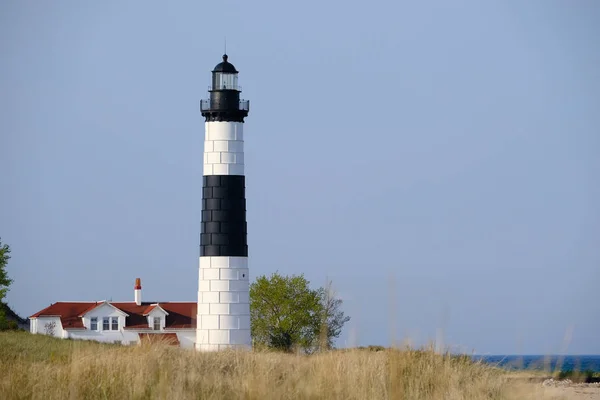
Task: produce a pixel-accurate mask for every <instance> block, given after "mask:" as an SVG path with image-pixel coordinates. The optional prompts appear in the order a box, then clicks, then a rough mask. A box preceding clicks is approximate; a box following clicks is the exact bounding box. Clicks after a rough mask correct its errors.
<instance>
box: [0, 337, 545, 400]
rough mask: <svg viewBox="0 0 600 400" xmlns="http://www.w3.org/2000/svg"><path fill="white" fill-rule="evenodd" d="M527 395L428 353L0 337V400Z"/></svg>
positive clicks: (488, 370) (479, 368) (489, 372)
mask: <svg viewBox="0 0 600 400" xmlns="http://www.w3.org/2000/svg"><path fill="white" fill-rule="evenodd" d="M529 386H531V387H532V385H529ZM529 386H527V387H528V388H529ZM527 398H531V399H534V398H535V399H538V398H540V395H539V393H534V391H529V389H527V391H523V388H520V389H518V390H517V388H515V387H514V385H512V384H511V379H510V377H509V374H507V373H506V372H504V371H501V370H499V369H496V368H493V367H490V366H486V365H483V364H474V363H472V362H471V361H470V360H469V359H468V358H465V357H462V358H461V357H451V356H448V355H446V356H442V355H438V354H435V353H434V352H431V351H415V350H402V351H401V350H384V351H369V350H343V351H342V350H339V351H332V352H327V353H323V354H318V355H312V356H304V355H290V354H280V353H270V352H233V351H232V352H220V353H196V352H194V351H191V350H182V349H179V348H174V347H169V346H166V345H160V344H158V345H145V346H118V345H106V344H100V343H94V342H84V341H72V340H60V339H54V338H50V337H46V336H42V335H30V334H29V333H26V332H0V399H411V400H419V399H427V400H432V399H433V400H435V399H448V400H454V399H468V400H478V399H527Z"/></svg>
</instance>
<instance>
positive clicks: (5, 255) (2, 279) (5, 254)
mask: <svg viewBox="0 0 600 400" xmlns="http://www.w3.org/2000/svg"><path fill="white" fill-rule="evenodd" d="M9 259H10V246H9V245H7V244H5V245H2V240H1V238H0V303H4V297H6V292H8V287H9V286H10V284H11V283H12V279H9V278H8V274H7V273H6V264H8V260H9ZM7 326H8V324H7V321H6V314H5V312H4V307H0V329H6V327H7Z"/></svg>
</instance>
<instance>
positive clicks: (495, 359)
mask: <svg viewBox="0 0 600 400" xmlns="http://www.w3.org/2000/svg"><path fill="white" fill-rule="evenodd" d="M473 359H474V360H482V361H484V362H487V363H490V364H495V365H498V366H501V367H504V368H508V369H549V370H551V371H555V370H558V369H560V370H562V371H588V370H591V371H594V372H600V355H587V356H533V355H530V356H514V355H512V356H499V355H498V356H473ZM557 367H558V368H557Z"/></svg>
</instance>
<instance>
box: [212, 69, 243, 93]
mask: <svg viewBox="0 0 600 400" xmlns="http://www.w3.org/2000/svg"><path fill="white" fill-rule="evenodd" d="M237 80H238V77H237V74H235V73H234V74H231V73H225V72H215V73H214V76H213V90H222V89H231V90H237V88H238V85H237Z"/></svg>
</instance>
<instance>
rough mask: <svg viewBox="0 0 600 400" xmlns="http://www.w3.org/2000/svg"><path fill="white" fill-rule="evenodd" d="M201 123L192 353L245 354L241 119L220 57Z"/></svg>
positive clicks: (232, 74) (242, 104)
mask: <svg viewBox="0 0 600 400" xmlns="http://www.w3.org/2000/svg"><path fill="white" fill-rule="evenodd" d="M208 92H209V98H208V99H207V100H201V101H200V112H201V113H202V116H203V117H204V119H205V123H204V169H203V176H202V224H201V234H200V262H199V267H200V268H199V278H200V279H199V284H198V315H197V318H198V319H197V328H196V350H199V351H215V350H224V349H227V348H249V347H250V346H251V338H250V296H249V294H250V291H249V276H248V244H247V239H246V235H247V226H246V194H245V191H246V184H245V175H244V118H245V117H246V116H248V111H249V101H248V100H242V99H240V93H241V87H240V86H238V71H237V70H236V69H235V67H234V66H233V64H231V63H230V62H229V61H228V57H227V55H226V54H225V55H223V61H222V62H220V63H219V64H217V65H216V66H215V68H214V69H213V71H212V86H210V87H209V89H208Z"/></svg>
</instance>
